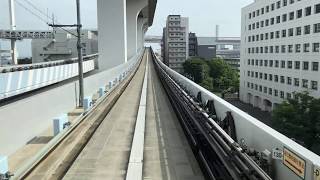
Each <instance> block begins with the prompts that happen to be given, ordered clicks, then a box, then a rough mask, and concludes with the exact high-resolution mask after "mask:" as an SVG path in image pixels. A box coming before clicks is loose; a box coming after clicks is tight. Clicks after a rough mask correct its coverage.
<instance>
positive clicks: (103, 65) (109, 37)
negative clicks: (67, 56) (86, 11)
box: [97, 0, 127, 70]
mask: <svg viewBox="0 0 320 180" xmlns="http://www.w3.org/2000/svg"><path fill="white" fill-rule="evenodd" d="M97 6H98V8H97V9H98V31H99V35H98V42H99V54H100V55H99V60H98V66H99V69H103V70H105V69H110V68H112V67H115V66H117V65H120V64H123V63H126V62H127V10H126V9H127V8H126V7H127V6H126V0H107V1H106V0H98V1H97Z"/></svg>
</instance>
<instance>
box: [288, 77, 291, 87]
mask: <svg viewBox="0 0 320 180" xmlns="http://www.w3.org/2000/svg"><path fill="white" fill-rule="evenodd" d="M287 84H288V85H292V78H291V77H287Z"/></svg>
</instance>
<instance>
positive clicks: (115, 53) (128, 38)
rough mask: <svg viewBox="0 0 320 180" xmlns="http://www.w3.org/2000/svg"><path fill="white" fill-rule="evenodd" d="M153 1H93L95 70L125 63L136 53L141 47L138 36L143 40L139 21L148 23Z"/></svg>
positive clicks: (152, 9) (155, 2) (153, 9)
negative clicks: (96, 18) (97, 54)
mask: <svg viewBox="0 0 320 180" xmlns="http://www.w3.org/2000/svg"><path fill="white" fill-rule="evenodd" d="M156 4H157V0H108V1H106V0H97V5H98V8H97V9H98V31H99V35H98V38H99V41H98V42H99V44H98V45H99V60H98V67H99V69H101V70H106V69H110V68H113V67H115V66H118V65H120V64H123V63H126V62H127V59H128V58H130V57H132V56H134V55H135V54H136V53H137V52H138V50H139V49H140V48H141V47H142V46H143V42H140V41H141V40H140V39H142V40H143V41H144V38H141V37H140V35H141V34H139V33H140V32H139V31H140V27H141V26H142V25H141V24H139V22H140V23H142V24H147V25H148V26H151V25H152V22H153V16H154V11H155V8H156ZM141 18H142V19H146V20H143V22H141V21H140V20H139V19H141ZM145 21H146V22H145ZM142 32H143V30H142ZM141 36H144V35H141Z"/></svg>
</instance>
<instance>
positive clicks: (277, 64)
mask: <svg viewBox="0 0 320 180" xmlns="http://www.w3.org/2000/svg"><path fill="white" fill-rule="evenodd" d="M275 67H276V68H277V67H279V60H276V64H275Z"/></svg>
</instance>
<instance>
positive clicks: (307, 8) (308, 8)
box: [305, 6, 311, 16]
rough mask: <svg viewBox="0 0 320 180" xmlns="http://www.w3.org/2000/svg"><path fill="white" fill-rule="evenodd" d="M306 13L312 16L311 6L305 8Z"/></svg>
mask: <svg viewBox="0 0 320 180" xmlns="http://www.w3.org/2000/svg"><path fill="white" fill-rule="evenodd" d="M305 15H306V16H310V15H311V6H309V7H306V8H305Z"/></svg>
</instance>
